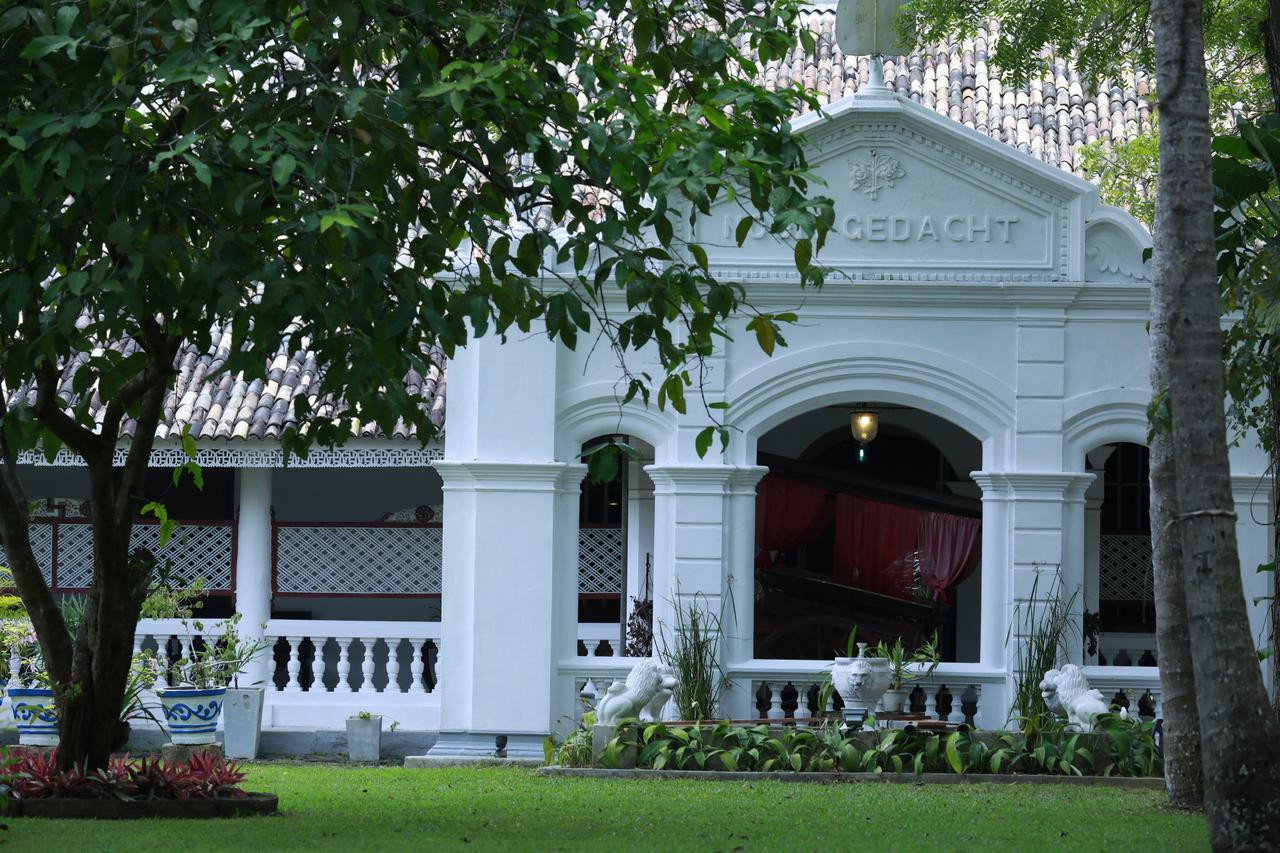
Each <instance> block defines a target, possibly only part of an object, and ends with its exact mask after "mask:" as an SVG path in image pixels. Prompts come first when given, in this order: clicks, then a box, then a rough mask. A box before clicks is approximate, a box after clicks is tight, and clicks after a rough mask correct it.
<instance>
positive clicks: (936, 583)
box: [920, 512, 982, 601]
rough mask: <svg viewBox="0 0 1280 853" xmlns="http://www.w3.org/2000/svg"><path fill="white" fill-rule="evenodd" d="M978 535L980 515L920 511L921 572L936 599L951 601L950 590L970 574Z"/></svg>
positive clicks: (978, 548) (975, 553) (974, 563)
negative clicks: (968, 515) (974, 516)
mask: <svg viewBox="0 0 1280 853" xmlns="http://www.w3.org/2000/svg"><path fill="white" fill-rule="evenodd" d="M981 537H982V520H981V519H977V518H964V517H962V516H959V515H948V514H947V513H943V512H924V513H921V514H920V574H921V575H922V576H923V577H924V582H925V585H926V586H928V587H929V589H931V590H932V591H933V597H934V598H935V599H937V598H940V599H943V600H945V601H950V600H951V592H950V590H951V589H952V588H953V587H955V586H956V585H957V584H959V583H960V582H961V581H963V580H964V579H965V578H967V577H968V576H969V575H970V574H972V572H973V569H974V567H975V566H976V565H977V564H978V553H979V550H980V544H981Z"/></svg>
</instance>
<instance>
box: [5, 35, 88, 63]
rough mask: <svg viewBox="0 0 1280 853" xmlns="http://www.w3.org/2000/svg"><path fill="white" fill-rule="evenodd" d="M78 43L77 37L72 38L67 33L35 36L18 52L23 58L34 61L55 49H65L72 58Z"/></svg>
mask: <svg viewBox="0 0 1280 853" xmlns="http://www.w3.org/2000/svg"><path fill="white" fill-rule="evenodd" d="M79 43H80V40H79V39H74V38H72V37H71V36H68V35H56V36H36V37H35V38H33V39H32V40H31V41H30V42H29V43H28V44H27V46H26V47H24V48H23V49H22V53H20V54H18V55H19V56H20V57H22V58H23V59H26V60H28V61H31V62H34V61H36V60H37V59H40V58H41V57H45V56H48V55H49V54H51V53H53V52H54V51H55V50H63V49H66V50H67V54H68V55H69V56H70V57H71V58H72V59H74V58H75V47H76V45H77V44H79Z"/></svg>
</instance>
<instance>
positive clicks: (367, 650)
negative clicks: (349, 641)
mask: <svg viewBox="0 0 1280 853" xmlns="http://www.w3.org/2000/svg"><path fill="white" fill-rule="evenodd" d="M376 642H378V641H377V639H376V638H374V637H361V638H360V643H361V645H363V646H364V657H363V658H361V660H360V675H361V681H360V687H359V688H358V689H357V690H356V692H357V693H376V692H378V690H377V688H376V687H374V686H373V645H374V643H376Z"/></svg>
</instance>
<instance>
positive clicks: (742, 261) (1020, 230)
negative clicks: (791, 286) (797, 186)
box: [692, 90, 1098, 281]
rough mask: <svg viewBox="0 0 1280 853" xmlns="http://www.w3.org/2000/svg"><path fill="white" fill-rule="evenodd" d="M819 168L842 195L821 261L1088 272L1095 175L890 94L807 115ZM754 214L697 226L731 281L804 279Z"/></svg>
mask: <svg viewBox="0 0 1280 853" xmlns="http://www.w3.org/2000/svg"><path fill="white" fill-rule="evenodd" d="M797 129H798V130H799V131H800V132H801V133H803V134H804V136H805V138H806V140H807V143H808V145H809V161H810V165H811V166H812V167H813V169H814V170H815V171H816V173H817V174H818V175H819V176H820V177H821V178H822V179H823V180H824V181H825V182H826V186H825V187H823V188H815V190H814V192H821V193H823V194H825V195H829V196H831V197H832V198H833V199H834V200H835V211H836V217H835V228H834V230H833V232H832V233H831V234H830V235H829V237H828V239H827V245H826V247H825V248H824V249H823V250H822V252H821V253H820V254H819V255H817V257H816V260H817V261H818V262H819V263H821V264H823V265H825V266H827V267H829V268H832V269H834V270H836V271H837V277H839V276H847V277H849V278H851V279H855V280H858V279H881V280H883V279H903V280H925V281H937V280H956V281H1065V280H1080V279H1081V278H1082V277H1083V263H1082V251H1081V247H1082V246H1083V214H1084V212H1085V211H1086V210H1091V209H1093V208H1094V207H1096V206H1097V204H1098V202H1097V192H1096V190H1095V188H1094V187H1093V186H1092V185H1090V184H1088V183H1087V182H1085V181H1082V180H1080V179H1078V178H1076V177H1075V176H1074V175H1070V174H1067V173H1065V172H1062V171H1060V170H1057V169H1053V168H1051V167H1049V166H1046V165H1044V164H1043V163H1040V162H1039V161H1037V160H1035V159H1033V158H1032V157H1030V156H1028V155H1026V154H1023V153H1022V152H1020V151H1017V150H1016V149H1013V148H1010V147H1008V146H1006V145H1003V144H1001V143H998V142H994V141H992V140H991V139H989V138H988V137H985V136H983V135H982V134H979V133H976V132H975V131H973V130H970V129H968V128H965V127H964V126H962V125H960V124H959V123H957V122H954V121H951V120H949V119H947V118H945V117H942V116H938V115H937V114H935V113H933V112H932V111H931V110H928V109H925V108H923V107H921V106H919V105H917V104H915V103H912V102H911V101H908V100H906V99H903V98H900V97H897V96H894V95H891V94H889V93H887V92H886V91H883V90H882V91H881V92H879V93H876V92H874V91H871V92H865V93H862V94H859V95H856V96H853V97H851V98H846V99H844V100H843V101H840V102H838V103H836V104H835V105H833V106H832V107H830V108H829V109H828V110H827V112H826V114H825V115H824V116H812V117H809V116H806V117H805V118H804V119H801V120H800V121H799V122H797ZM742 216H743V211H742V210H741V208H740V207H739V206H738V205H737V203H736V202H726V203H722V204H721V205H720V206H719V207H717V208H713V210H712V215H711V216H710V217H702V218H700V219H699V221H698V223H697V224H696V226H695V230H694V234H693V235H692V236H693V237H694V239H696V240H697V241H698V242H700V243H702V244H703V245H704V247H705V248H706V249H707V253H708V257H709V260H710V262H711V264H712V265H713V266H714V267H716V272H717V274H718V275H719V276H721V277H723V278H732V279H738V280H742V281H751V280H794V279H795V278H796V277H797V276H796V272H795V267H794V260H793V250H792V246H791V244H790V242H789V241H787V240H785V239H779V238H777V237H776V236H775V235H772V234H770V233H768V232H767V231H766V229H764V228H763V227H760V226H757V227H756V228H754V229H752V231H751V232H750V233H749V235H748V237H747V239H746V241H745V242H744V244H743V245H742V246H741V247H739V246H738V245H737V242H736V239H735V236H734V235H735V231H736V229H737V226H738V223H739V221H740V220H741V219H742Z"/></svg>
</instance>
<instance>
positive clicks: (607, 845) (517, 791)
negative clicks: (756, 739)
mask: <svg viewBox="0 0 1280 853" xmlns="http://www.w3.org/2000/svg"><path fill="white" fill-rule="evenodd" d="M249 783H250V784H249V785H248V787H249V788H251V789H253V790H259V791H274V792H275V793H276V794H278V795H279V797H280V809H281V811H282V812H283V814H282V815H280V816H278V817H266V818H246V819H240V820H226V821H149V822H146V823H138V822H116V823H107V822H103V823H90V822H86V821H44V820H36V819H29V818H28V819H22V818H16V819H9V820H8V821H7V822H6V823H7V825H8V830H7V831H0V842H7V846H9V847H10V848H11V849H17V850H41V851H54V850H75V851H84V850H122V851H142V850H163V851H166V853H172V851H174V850H182V851H184V853H185V851H188V850H190V851H199V850H232V849H234V850H243V851H258V850H301V849H310V850H313V851H320V850H333V849H341V850H379V851H380V850H401V849H406V850H407V849H415V850H432V849H436V848H440V847H445V848H450V849H453V848H456V849H464V848H465V849H467V850H588V849H594V850H625V851H631V850H662V851H666V850H724V851H730V850H762V851H784V850H785V851H789V850H848V849H858V848H861V849H869V850H904V851H908V850H909V851H916V850H934V849H937V850H958V849H964V850H967V851H971V850H977V849H991V850H1002V851H1004V850H1042V849H1045V848H1046V847H1049V846H1050V845H1052V846H1053V847H1054V849H1079V850H1140V849H1141V850H1155V851H1160V850H1175V849H1176V850H1190V849H1198V848H1207V844H1206V836H1205V828H1204V820H1203V819H1202V818H1200V817H1195V816H1189V815H1184V814H1177V813H1172V812H1169V811H1166V810H1164V809H1162V808H1161V806H1160V804H1161V802H1162V801H1163V799H1164V797H1163V794H1156V793H1151V792H1143V791H1123V790H1113V789H1103V788H1093V789H1086V788H1066V787H1056V786H1048V785H1038V786H1033V785H1025V786H996V785H972V786H949V785H930V786H927V787H926V786H911V785H880V784H874V785H865V784H864V785H799V784H786V783H781V782H710V783H709V782H700V781H667V782H659V781H654V782H650V781H626V780H594V779H543V778H540V777H538V776H535V775H534V774H533V773H532V771H528V770H519V769H497V768H490V769H470V768H449V769H431V770H405V769H403V768H397V767H351V766H343V765H334V764H301V763H263V764H255V765H253V766H252V768H251V770H250V776H249Z"/></svg>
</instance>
